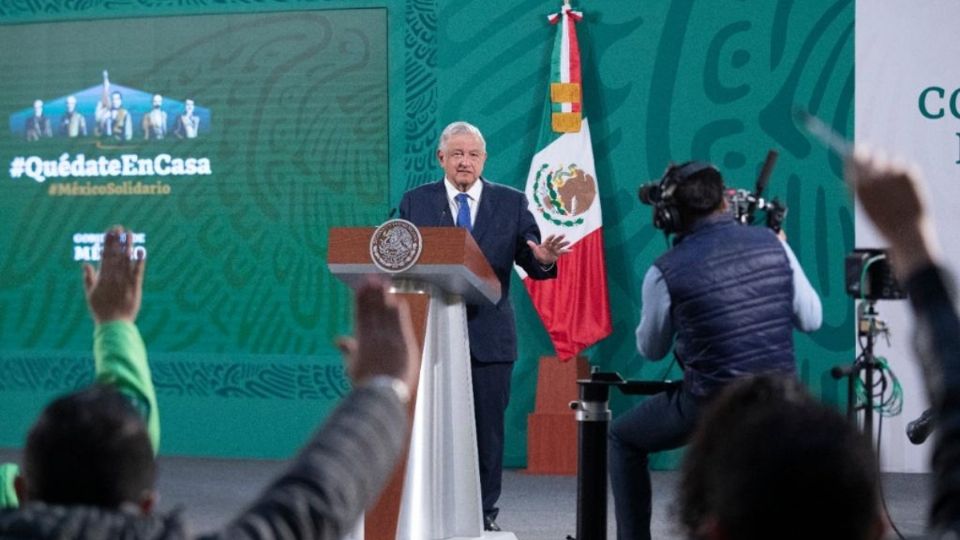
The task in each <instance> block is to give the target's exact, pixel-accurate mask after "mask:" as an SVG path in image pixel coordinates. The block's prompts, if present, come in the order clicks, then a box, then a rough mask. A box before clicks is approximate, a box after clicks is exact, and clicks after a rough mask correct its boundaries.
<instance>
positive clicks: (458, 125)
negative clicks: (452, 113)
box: [437, 120, 487, 152]
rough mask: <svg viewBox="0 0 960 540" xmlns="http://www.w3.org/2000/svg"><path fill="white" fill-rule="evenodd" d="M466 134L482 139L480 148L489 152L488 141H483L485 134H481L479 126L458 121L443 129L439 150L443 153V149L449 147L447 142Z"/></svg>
mask: <svg viewBox="0 0 960 540" xmlns="http://www.w3.org/2000/svg"><path fill="white" fill-rule="evenodd" d="M464 133H469V134H470V135H473V136H475V137H476V138H478V139H480V146H481V147H482V148H483V151H484V152H486V151H487V141H485V140H484V139H483V133H480V130H479V129H477V126H475V125H473V124H471V123H469V122H464V121H462V120H458V121H456V122H452V123H450V124H449V125H447V127H445V128H443V133H441V134H440V143H439V144H438V145H437V150H440V151H443V148H444V147H445V146H446V145H447V141H448V140H450V137H453V136H454V135H462V134H464Z"/></svg>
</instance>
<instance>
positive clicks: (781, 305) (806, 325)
mask: <svg viewBox="0 0 960 540" xmlns="http://www.w3.org/2000/svg"><path fill="white" fill-rule="evenodd" d="M723 194H724V185H723V178H722V177H721V175H720V172H719V171H718V170H717V169H716V168H714V167H713V166H712V165H710V164H708V163H702V162H688V163H684V164H681V165H673V166H671V167H669V168H668V169H667V171H666V172H665V173H664V175H663V178H662V179H661V180H660V182H659V184H657V185H647V186H644V187H643V188H642V189H641V192H640V197H641V200H642V201H643V202H644V203H646V204H650V205H652V206H653V207H654V225H655V226H656V227H658V228H661V229H663V230H664V232H665V233H667V234H668V235H669V234H675V235H676V238H675V240H674V245H673V247H672V248H671V249H670V250H668V251H667V252H666V253H664V254H663V255H661V256H660V257H659V258H658V259H657V260H656V261H655V262H654V265H653V266H652V267H651V268H650V269H649V271H648V272H647V274H646V276H645V277H644V281H643V307H642V313H641V320H640V325H639V326H638V327H637V350H638V351H639V352H640V354H641V355H642V356H644V357H646V358H649V359H653V360H657V359H661V358H663V357H664V356H666V354H667V353H668V352H669V350H670V347H671V344H672V345H673V349H674V356H675V357H676V359H677V361H678V362H679V364H680V366H681V367H682V368H683V372H684V376H683V384H682V385H681V387H680V388H679V389H677V390H675V391H670V392H665V393H661V394H656V395H653V396H651V397H649V398H648V399H646V400H645V401H643V402H642V403H641V404H639V405H637V406H636V407H634V408H633V409H631V410H629V411H627V412H626V413H624V414H623V415H621V416H620V417H619V418H617V419H616V420H615V421H614V422H613V424H612V426H611V429H610V435H609V437H610V453H609V460H610V477H611V485H612V487H613V494H614V503H615V509H616V517H617V537H618V538H619V539H634V538H638V539H647V538H650V517H651V497H652V494H651V489H650V473H649V471H648V469H647V456H648V454H649V453H651V452H659V451H663V450H669V449H673V448H678V447H680V446H682V445H684V444H685V443H686V440H687V437H688V436H689V435H690V433H691V432H692V430H693V427H694V423H695V421H696V419H697V416H698V413H699V411H700V409H701V408H702V406H703V405H704V403H705V402H706V401H707V400H708V399H709V398H710V397H711V396H713V395H714V394H715V393H716V392H717V391H718V390H719V389H721V388H722V387H723V386H724V385H726V384H728V383H729V382H731V381H733V380H735V379H738V378H741V377H745V376H750V375H755V374H774V375H782V376H784V377H795V376H796V362H795V358H794V352H793V328H794V327H797V328H799V329H800V330H802V331H804V332H811V331H813V330H816V329H817V328H819V327H820V322H821V317H822V314H821V306H820V298H819V297H818V296H817V293H816V292H815V291H814V290H813V287H812V286H811V285H810V282H809V281H808V280H807V277H806V276H805V275H804V273H803V270H802V269H801V268H800V264H799V263H798V262H797V258H796V256H795V255H794V254H793V252H792V251H791V249H790V247H789V246H788V245H787V244H786V242H785V241H783V238H784V237H783V236H780V237H779V238H778V235H777V234H776V233H774V232H773V231H772V230H770V229H768V228H761V227H749V226H745V225H741V224H739V223H737V222H736V221H735V220H734V219H733V217H732V215H731V214H730V213H729V212H728V211H727V205H726V201H725V199H724V196H723ZM758 444H762V441H758Z"/></svg>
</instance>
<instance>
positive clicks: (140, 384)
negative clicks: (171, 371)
mask: <svg viewBox="0 0 960 540" xmlns="http://www.w3.org/2000/svg"><path fill="white" fill-rule="evenodd" d="M93 361H94V369H95V370H96V380H97V382H99V383H105V384H110V385H113V386H115V387H116V388H117V390H119V391H120V392H122V393H123V394H124V395H126V396H127V397H128V398H130V402H131V403H132V404H133V406H134V407H135V408H136V409H137V410H138V411H140V414H142V415H143V419H144V420H145V421H146V423H147V432H148V433H149V435H150V443H151V444H152V445H153V452H154V453H156V452H157V449H158V448H159V447H160V416H159V411H158V410H157V394H156V391H155V390H154V388H153V379H152V378H151V376H150V366H149V364H147V348H146V347H145V346H144V344H143V339H142V338H141V337H140V331H139V330H137V327H136V326H135V325H134V324H133V323H129V322H124V321H114V322H109V323H105V324H98V325H97V326H96V328H95V329H94V331H93Z"/></svg>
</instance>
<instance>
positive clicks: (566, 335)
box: [517, 3, 611, 360]
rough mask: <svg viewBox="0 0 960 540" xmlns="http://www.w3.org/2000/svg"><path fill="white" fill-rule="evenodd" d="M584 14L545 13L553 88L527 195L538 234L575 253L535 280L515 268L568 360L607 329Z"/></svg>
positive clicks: (566, 7) (567, 10)
mask: <svg viewBox="0 0 960 540" xmlns="http://www.w3.org/2000/svg"><path fill="white" fill-rule="evenodd" d="M582 18H583V15H582V13H581V12H579V11H574V10H573V9H571V8H570V6H569V4H567V3H565V4H564V6H563V8H562V9H561V11H560V13H556V14H553V15H550V16H549V17H548V19H549V21H550V22H551V23H552V24H555V25H557V38H556V41H555V42H554V49H553V55H552V60H551V69H550V91H549V95H548V97H547V104H546V107H545V113H544V119H543V124H542V126H541V128H540V140H539V144H538V146H537V147H538V148H539V149H540V150H539V151H538V152H537V153H536V155H534V156H533V159H532V160H531V161H530V173H529V175H528V176H527V188H526V194H527V200H528V201H529V203H530V211H531V212H532V213H533V215H534V216H535V217H536V218H537V223H538V224H539V225H540V233H541V235H542V237H543V238H546V237H547V236H549V235H551V234H563V235H566V237H567V239H568V240H570V241H571V242H572V246H571V249H572V250H573V252H572V253H568V254H566V255H563V256H562V257H560V260H559V261H557V279H552V280H544V281H537V280H533V279H530V278H529V277H528V276H527V275H526V273H525V272H524V271H523V270H522V269H520V268H517V272H518V273H519V274H520V277H521V278H522V279H523V282H524V284H525V285H526V288H527V291H528V292H529V293H530V297H531V299H532V300H533V304H534V306H535V307H536V309H537V312H538V313H539V314H540V318H541V319H542V320H543V324H544V326H545V327H546V329H547V332H549V334H550V339H551V340H552V341H553V346H554V348H555V349H556V353H557V357H559V358H560V359H563V360H566V359H570V358H572V357H574V356H576V355H577V354H578V353H579V352H580V351H582V350H583V349H585V348H587V347H589V346H590V345H593V344H594V343H596V342H597V341H600V340H601V339H603V338H605V337H607V336H608V335H610V332H611V323H610V303H609V300H608V298H607V271H606V264H605V263H604V254H603V218H602V214H601V213H600V194H599V192H598V188H597V174H596V169H595V168H594V164H593V146H592V144H591V142H590V125H589V123H588V122H587V118H586V117H584V116H583V109H582V105H581V97H582V95H583V92H582V86H581V78H580V48H579V45H578V43H577V32H576V27H575V25H576V23H577V22H578V21H580V20H581V19H582Z"/></svg>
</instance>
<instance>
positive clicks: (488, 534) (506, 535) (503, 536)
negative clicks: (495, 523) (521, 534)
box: [447, 531, 517, 540]
mask: <svg viewBox="0 0 960 540" xmlns="http://www.w3.org/2000/svg"><path fill="white" fill-rule="evenodd" d="M447 540H517V535H515V534H513V533H512V532H506V531H500V532H492V531H483V536H455V537H453V538H449V539H447Z"/></svg>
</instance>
